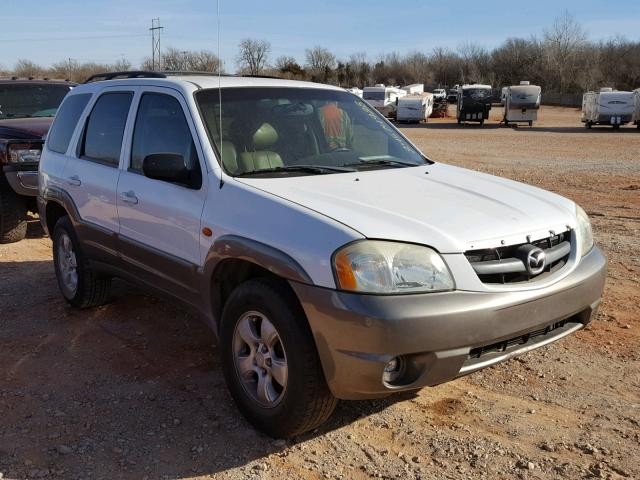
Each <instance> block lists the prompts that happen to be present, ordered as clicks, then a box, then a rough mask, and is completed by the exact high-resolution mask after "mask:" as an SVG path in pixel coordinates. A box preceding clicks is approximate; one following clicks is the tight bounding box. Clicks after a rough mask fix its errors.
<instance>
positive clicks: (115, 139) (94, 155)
mask: <svg viewBox="0 0 640 480" xmlns="http://www.w3.org/2000/svg"><path fill="white" fill-rule="evenodd" d="M132 98H133V93H131V92H112V93H105V94H103V95H102V96H101V97H100V98H99V99H98V101H97V102H96V104H95V105H94V107H93V110H92V111H91V114H90V115H89V119H88V120H87V126H86V128H85V133H84V141H83V144H82V150H81V154H80V156H81V157H82V158H86V159H88V160H95V161H97V162H101V163H105V164H108V165H114V166H118V163H119V161H120V150H121V149H122V136H123V134H124V127H125V125H126V123H127V115H128V114H129V107H130V106H131V99H132Z"/></svg>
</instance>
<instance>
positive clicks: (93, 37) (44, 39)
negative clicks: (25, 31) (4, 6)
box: [0, 33, 149, 43]
mask: <svg viewBox="0 0 640 480" xmlns="http://www.w3.org/2000/svg"><path fill="white" fill-rule="evenodd" d="M148 36H149V34H140V33H137V34H136V33H132V34H124V35H122V34H118V35H87V36H76V37H39V38H6V39H4V38H1V39H0V42H2V43H9V42H51V41H56V40H100V39H104V38H134V37H148Z"/></svg>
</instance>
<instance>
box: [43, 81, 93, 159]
mask: <svg viewBox="0 0 640 480" xmlns="http://www.w3.org/2000/svg"><path fill="white" fill-rule="evenodd" d="M90 98H91V94H90V93H83V94H79V95H71V96H70V97H69V98H67V99H66V100H65V101H64V102H63V103H62V106H61V107H60V109H59V110H58V114H57V115H56V119H55V121H54V122H53V126H52V127H51V130H50V131H49V135H48V140H47V147H48V148H49V150H51V151H53V152H57V153H66V152H67V148H69V142H70V141H71V136H72V135H73V132H74V131H75V129H76V124H77V123H78V120H79V119H80V115H82V112H83V111H84V108H85V107H86V106H87V103H89V99H90Z"/></svg>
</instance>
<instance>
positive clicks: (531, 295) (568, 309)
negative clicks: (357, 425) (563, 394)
mask: <svg viewBox="0 0 640 480" xmlns="http://www.w3.org/2000/svg"><path fill="white" fill-rule="evenodd" d="M605 277H606V259H605V257H604V255H603V254H602V252H601V251H600V250H599V249H598V248H597V247H594V248H593V249H592V250H591V251H590V252H589V253H588V254H587V255H585V256H584V257H583V258H582V260H581V261H580V264H579V265H578V266H577V267H576V269H575V270H574V271H573V272H572V273H571V274H570V275H568V276H566V277H564V278H563V279H562V280H560V281H558V282H556V283H555V284H553V285H551V286H548V287H545V288H540V289H532V290H525V291H513V292H495V293H494V292H491V293H484V292H482V293H481V292H467V291H454V292H445V293H430V294H420V295H402V296H383V295H362V294H354V293H346V292H338V291H335V290H330V289H325V288H319V287H314V286H310V285H303V284H298V283H293V284H292V286H293V288H294V290H295V291H296V293H297V295H298V298H299V299H300V301H301V304H302V306H303V308H304V311H305V313H306V315H307V318H308V320H309V324H310V326H311V330H312V332H313V335H314V338H315V341H316V346H317V348H318V353H319V355H320V359H321V362H322V367H323V370H324V374H325V377H326V380H327V383H328V385H329V388H330V389H331V391H332V392H333V394H334V395H335V396H336V397H338V398H342V399H364V398H375V397H380V396H385V395H387V394H389V393H391V392H393V391H398V390H412V389H417V388H421V387H425V386H430V385H437V384H440V383H443V382H446V381H449V380H452V379H454V378H456V377H459V376H462V375H466V374H468V373H471V372H473V371H475V370H478V369H480V368H484V367H486V366H489V365H492V364H495V363H498V362H500V361H503V360H506V359H508V358H511V357H512V356H515V355H517V354H520V353H524V352H525V351H529V350H532V349H533V348H537V347H539V346H542V345H545V344H547V343H550V342H552V341H555V340H557V339H559V338H562V337H563V336H566V335H568V334H569V333H572V332H574V331H576V330H578V329H580V328H582V327H584V326H585V325H586V324H588V323H589V322H590V321H591V320H592V319H593V318H594V317H595V313H596V311H597V308H598V305H599V303H600V299H601V296H602V292H603V289H604V282H605ZM541 332H542V333H541ZM525 340H526V341H525ZM481 347H484V348H481ZM478 352H480V353H478ZM396 356H402V358H403V361H404V363H405V365H406V368H405V373H404V375H403V376H402V378H401V379H400V381H398V382H394V384H393V385H390V384H387V383H385V382H383V380H382V375H383V371H384V367H385V365H386V364H387V362H389V360H391V359H392V358H394V357H396Z"/></svg>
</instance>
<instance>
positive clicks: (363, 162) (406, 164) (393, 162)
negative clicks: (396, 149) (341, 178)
mask: <svg viewBox="0 0 640 480" xmlns="http://www.w3.org/2000/svg"><path fill="white" fill-rule="evenodd" d="M366 165H383V166H385V165H392V166H393V165H395V166H399V167H418V166H420V165H418V164H416V163H413V162H405V161H403V160H392V159H390V158H369V159H367V160H362V159H360V160H358V161H357V162H355V163H347V164H345V165H344V166H345V167H357V166H366Z"/></svg>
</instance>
